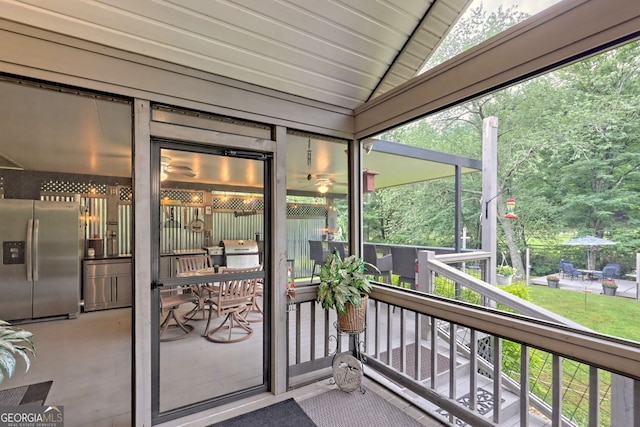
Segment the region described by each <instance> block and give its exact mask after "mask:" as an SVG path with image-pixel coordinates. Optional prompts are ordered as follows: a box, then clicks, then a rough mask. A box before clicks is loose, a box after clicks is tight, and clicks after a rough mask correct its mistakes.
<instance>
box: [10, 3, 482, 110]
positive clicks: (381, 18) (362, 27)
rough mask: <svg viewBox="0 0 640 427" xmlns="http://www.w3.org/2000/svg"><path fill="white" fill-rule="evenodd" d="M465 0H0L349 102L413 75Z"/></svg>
mask: <svg viewBox="0 0 640 427" xmlns="http://www.w3.org/2000/svg"><path fill="white" fill-rule="evenodd" d="M470 2H471V1H470V0H226V1H223V0H206V1H205V0H94V1H89V0H87V1H79V0H0V8H1V9H2V17H3V18H5V19H9V20H13V21H16V22H20V23H23V24H27V25H31V26H35V27H38V28H43V29H46V30H50V31H54V32H57V33H61V34H64V35H69V36H73V37H77V38H80V39H83V40H89V41H92V42H96V43H99V44H103V45H107V46H111V47H114V48H118V49H122V50H125V51H130V52H135V53H140V54H143V55H146V56H149V57H152V58H156V59H161V60H165V61H169V62H172V63H176V64H180V65H185V66H188V67H192V68H194V69H198V70H202V71H207V72H211V73H214V74H217V75H221V76H225V77H229V78H233V79H237V80H240V81H243V82H247V83H252V84H255V85H259V86H263V87H266V88H270V89H275V90H278V91H281V92H285V93H290V94H293V95H298V96H302V97H305V98H309V99H312V100H316V101H321V102H325V103H328V104H332V105H337V106H340V107H344V108H349V109H353V108H355V107H357V106H358V105H360V104H362V103H363V102H365V101H367V100H368V99H371V98H373V97H375V96H377V95H379V94H381V93H384V92H386V91H388V90H389V89H392V88H393V87H395V86H397V85H399V84H401V83H403V82H405V81H407V80H408V79H410V78H412V77H414V76H415V75H416V73H417V72H418V70H419V69H420V68H421V66H422V65H423V64H424V62H425V61H426V60H427V59H428V58H429V56H430V55H431V53H432V52H433V50H434V49H435V48H436V47H437V46H438V44H439V43H440V41H441V40H442V38H443V37H444V35H446V33H447V32H448V31H449V29H450V28H451V26H452V25H453V24H454V23H455V22H456V21H457V19H458V18H459V17H460V15H461V13H462V12H463V11H464V10H465V9H466V7H467V6H468V4H469V3H470Z"/></svg>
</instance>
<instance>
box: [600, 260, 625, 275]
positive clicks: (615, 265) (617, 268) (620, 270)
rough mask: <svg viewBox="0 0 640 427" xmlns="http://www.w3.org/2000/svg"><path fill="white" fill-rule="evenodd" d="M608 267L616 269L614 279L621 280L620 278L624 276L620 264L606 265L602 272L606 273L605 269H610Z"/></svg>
mask: <svg viewBox="0 0 640 427" xmlns="http://www.w3.org/2000/svg"><path fill="white" fill-rule="evenodd" d="M608 267H611V268H613V269H614V271H615V273H614V274H615V276H614V278H615V279H619V278H620V276H621V275H622V269H621V268H620V264H611V263H609V264H607V265H605V266H604V268H603V269H602V270H603V271H604V269H605V268H608Z"/></svg>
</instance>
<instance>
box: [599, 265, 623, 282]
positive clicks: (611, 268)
mask: <svg viewBox="0 0 640 427" xmlns="http://www.w3.org/2000/svg"><path fill="white" fill-rule="evenodd" d="M617 271H618V270H617V269H616V266H615V265H612V264H607V265H606V266H605V267H604V268H603V269H602V271H601V272H595V273H593V276H594V277H595V278H597V279H599V280H605V279H610V280H615V279H617V278H618V277H619V274H618V276H616V273H617Z"/></svg>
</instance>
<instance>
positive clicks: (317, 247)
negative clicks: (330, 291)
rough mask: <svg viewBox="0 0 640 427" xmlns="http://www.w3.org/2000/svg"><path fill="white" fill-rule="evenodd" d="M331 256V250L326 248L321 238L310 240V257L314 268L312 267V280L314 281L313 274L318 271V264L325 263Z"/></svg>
mask: <svg viewBox="0 0 640 427" xmlns="http://www.w3.org/2000/svg"><path fill="white" fill-rule="evenodd" d="M327 256H329V251H328V250H327V249H325V248H324V246H323V245H322V241H321V240H309V258H310V259H311V261H313V268H312V269H311V280H310V281H309V283H312V282H313V276H314V274H315V272H316V266H321V265H324V263H325V261H326V260H327Z"/></svg>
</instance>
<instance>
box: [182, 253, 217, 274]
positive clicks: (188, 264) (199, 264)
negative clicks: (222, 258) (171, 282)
mask: <svg viewBox="0 0 640 427" xmlns="http://www.w3.org/2000/svg"><path fill="white" fill-rule="evenodd" d="M210 267H211V258H210V257H209V255H193V256H180V257H178V268H179V271H178V273H184V272H187V271H194V270H202V269H203V268H210Z"/></svg>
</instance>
